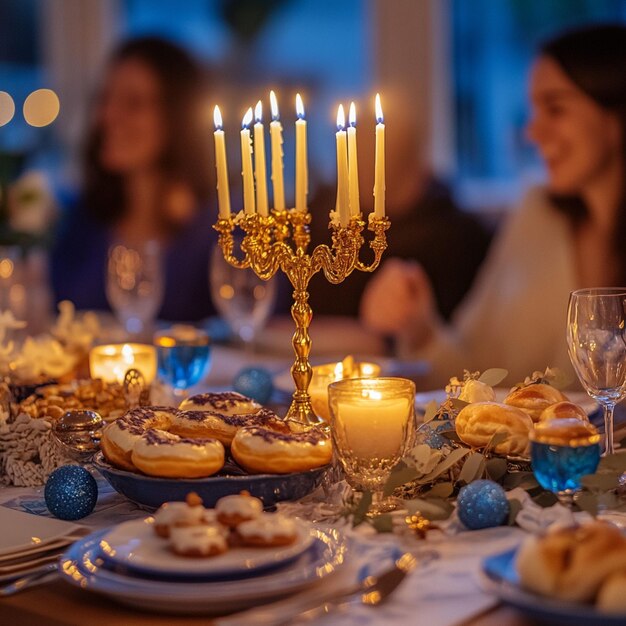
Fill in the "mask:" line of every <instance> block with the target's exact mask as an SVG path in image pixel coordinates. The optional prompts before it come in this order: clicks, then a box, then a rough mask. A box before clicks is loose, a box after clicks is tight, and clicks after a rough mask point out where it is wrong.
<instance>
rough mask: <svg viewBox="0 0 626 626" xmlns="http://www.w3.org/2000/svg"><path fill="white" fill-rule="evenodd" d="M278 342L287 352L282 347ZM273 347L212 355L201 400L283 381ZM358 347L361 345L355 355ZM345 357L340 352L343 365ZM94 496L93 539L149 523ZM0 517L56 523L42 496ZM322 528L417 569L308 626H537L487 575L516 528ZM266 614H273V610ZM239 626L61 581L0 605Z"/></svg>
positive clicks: (111, 620)
mask: <svg viewBox="0 0 626 626" xmlns="http://www.w3.org/2000/svg"><path fill="white" fill-rule="evenodd" d="M277 336H278V335H277ZM266 339H267V338H266ZM276 341H277V342H280V343H283V342H284V340H283V339H280V340H279V339H276ZM271 344H272V341H269V344H268V343H266V344H265V345H264V346H259V347H258V349H257V351H255V352H250V351H249V350H243V349H241V348H239V347H235V346H232V345H215V346H213V348H212V354H211V367H210V371H209V373H208V375H207V376H206V377H205V378H204V379H203V381H202V382H201V383H200V384H199V385H198V386H197V388H196V389H195V390H196V391H201V390H208V389H211V390H225V389H230V388H232V385H233V380H234V379H235V377H236V375H237V373H238V372H239V371H241V369H242V368H243V367H250V366H255V365H256V366H259V367H263V368H265V369H267V370H268V371H269V372H270V373H271V375H272V376H273V377H274V379H275V380H283V381H284V380H285V377H286V376H288V374H287V372H288V371H289V367H290V365H291V362H292V361H293V358H292V357H291V356H290V354H289V352H288V351H271V350H269V349H268V345H270V347H271ZM362 345H363V344H362V343H359V342H358V341H356V343H355V348H358V347H359V346H362ZM349 348H350V346H348V349H349ZM345 349H346V348H345V346H343V347H342V355H343V356H345ZM331 358H334V357H333V356H332V342H330V343H329V346H328V348H327V349H326V350H321V354H317V355H316V357H315V359H314V360H313V361H314V362H324V361H328V360H330V359H331ZM372 358H379V359H380V360H381V362H383V364H384V366H383V373H385V371H387V372H390V371H392V372H393V373H394V374H402V372H404V373H406V374H407V376H409V377H412V378H414V380H416V381H418V386H419V381H420V377H421V376H423V375H424V373H425V370H424V369H423V368H422V366H421V365H420V364H416V363H404V370H403V369H402V367H400V366H401V365H402V364H401V363H399V362H397V361H395V360H394V359H389V358H387V357H382V356H381V354H380V353H379V354H378V355H376V356H375V357H372ZM193 391H194V390H192V392H193ZM276 397H278V402H281V403H283V404H284V403H285V402H286V401H287V400H288V396H287V394H286V392H285V390H281V389H278V390H277V396H276ZM98 487H99V497H98V503H97V505H96V508H95V510H94V512H93V513H92V514H91V515H89V516H88V517H86V518H84V519H82V520H80V521H79V522H78V523H79V524H81V525H84V526H85V527H87V528H88V529H89V530H98V529H100V528H104V527H107V526H110V525H111V524H113V523H115V522H117V521H124V520H128V519H137V518H141V517H145V516H146V515H147V514H148V513H147V512H146V510H145V509H143V508H141V507H139V506H137V505H135V504H134V503H132V502H130V501H128V500H127V499H126V498H124V496H122V495H121V494H119V493H117V492H115V491H114V490H113V489H112V488H111V487H110V485H108V484H107V483H106V482H105V481H104V480H103V479H102V478H99V479H98ZM299 506H301V508H298V507H299ZM311 506H312V505H311V504H310V499H309V502H308V503H306V502H302V503H299V502H295V503H288V505H287V509H288V511H289V512H290V513H293V514H295V515H301V516H302V517H305V518H306V516H307V513H308V512H309V511H310V510H311ZM0 507H7V508H12V509H15V510H19V511H25V512H28V513H35V514H39V515H43V516H48V517H50V514H49V512H48V511H47V510H46V508H45V501H44V494H43V487H9V486H3V487H0ZM0 519H1V516H0ZM319 523H320V524H321V525H322V526H324V527H326V528H329V527H330V528H335V529H336V528H339V529H340V530H341V531H342V532H343V533H345V535H346V536H347V537H348V539H349V542H350V543H349V545H350V551H349V554H350V553H351V552H352V551H354V554H355V555H356V556H355V557H354V558H355V559H356V561H355V563H357V562H358V563H368V564H372V563H376V562H377V561H379V560H382V558H383V557H381V554H385V555H388V554H389V553H390V550H393V551H394V552H393V553H394V554H395V553H404V552H408V553H411V554H413V555H414V556H415V557H416V566H415V569H414V570H413V571H412V572H411V573H410V574H409V575H408V576H407V577H406V579H405V580H404V581H403V582H402V584H401V585H400V586H399V588H398V589H397V590H396V591H395V592H394V593H393V594H391V595H390V597H389V598H388V599H387V601H386V602H385V603H383V604H381V605H379V606H375V607H369V606H361V605H358V604H351V605H350V606H349V608H348V609H347V610H346V609H345V608H344V609H343V610H341V611H338V612H336V613H335V612H332V613H330V614H328V615H325V616H323V617H318V618H316V619H314V620H313V621H311V622H310V623H312V624H319V625H320V626H321V625H322V624H333V625H337V626H356V625H357V624H358V625H359V626H361V625H368V624H372V625H378V624H380V625H383V624H384V625H385V626H401V625H405V624H409V623H414V624H428V625H429V626H496V625H497V626H530V625H531V624H534V623H536V622H535V621H533V619H532V618H531V617H530V616H529V615H527V614H524V613H522V612H519V611H518V610H516V609H514V608H512V607H510V606H506V605H505V604H503V603H501V602H500V600H499V599H498V597H496V596H495V595H493V594H492V593H490V591H489V590H488V589H487V588H486V586H485V580H484V575H483V574H482V572H481V569H482V563H483V561H484V559H485V558H487V557H489V556H491V555H494V554H497V553H501V552H504V551H507V550H511V549H514V548H516V547H517V546H519V544H520V543H521V542H522V541H523V539H524V538H525V536H526V535H527V532H526V531H525V530H523V529H521V528H519V527H517V526H500V527H496V528H488V529H484V530H475V531H468V530H465V529H463V528H462V526H460V522H458V521H457V522H456V525H454V524H451V525H450V526H448V527H447V529H445V530H441V529H439V530H437V529H436V530H433V531H429V532H428V533H427V534H426V536H425V537H423V538H420V537H418V536H416V535H415V534H412V533H406V532H405V533H400V534H396V533H376V532H374V531H373V530H372V529H371V527H369V526H367V525H363V526H360V527H356V528H352V527H351V525H350V524H349V523H347V522H345V521H342V522H336V523H332V522H328V521H322V522H319ZM0 532H1V531H0ZM332 580H333V579H332V577H331V578H330V580H328V581H324V582H323V584H324V585H327V586H328V588H329V589H332V585H333V582H332ZM269 606H270V609H271V604H270V605H269ZM252 611H254V609H252ZM236 617H237V614H236V613H235V614H234V615H226V616H214V615H206V614H200V615H187V614H176V613H162V612H158V611H150V610H140V609H136V608H129V607H128V606H124V605H123V604H119V603H117V602H116V601H114V600H112V599H110V598H108V597H106V596H103V595H98V594H95V593H92V592H90V591H87V590H83V589H81V588H77V587H76V586H70V585H68V584H67V583H66V582H64V581H63V580H60V579H58V578H57V579H55V580H52V581H50V582H46V583H45V584H41V585H36V586H33V587H32V588H29V589H26V590H23V591H21V592H20V593H17V594H15V595H11V596H8V597H0V624H3V625H4V624H7V625H9V624H10V625H15V626H30V625H33V626H41V625H42V624H45V625H46V626H79V625H80V626H84V625H86V624H106V625H107V626H143V625H146V626H148V625H150V626H155V625H161V624H162V625H164V626H165V625H167V626H179V625H180V626H182V625H185V626H192V625H196V624H198V625H200V624H203V625H207V624H216V625H219V626H229V624H233V623H235V622H234V619H235V618H236ZM250 617H251V621H250V623H257V622H256V621H255V620H254V613H253V612H252V613H250ZM275 617H276V621H275V623H280V612H278V613H277V614H276V615H275ZM268 623H270V622H268Z"/></svg>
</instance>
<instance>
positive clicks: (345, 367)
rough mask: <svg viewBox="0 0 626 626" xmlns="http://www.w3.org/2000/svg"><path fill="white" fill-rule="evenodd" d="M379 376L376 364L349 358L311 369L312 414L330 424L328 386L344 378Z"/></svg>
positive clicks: (378, 367) (378, 368) (310, 393)
mask: <svg viewBox="0 0 626 626" xmlns="http://www.w3.org/2000/svg"><path fill="white" fill-rule="evenodd" d="M379 374H380V365H378V364H377V363H368V362H365V361H363V362H359V361H355V360H354V359H353V358H352V357H351V356H348V357H346V358H345V359H343V361H339V362H337V363H325V364H324V365H315V366H314V367H313V376H312V377H311V382H310V384H309V396H310V397H311V406H312V407H313V412H314V413H315V415H317V416H318V417H321V418H322V419H323V420H324V421H325V422H330V410H329V407H328V385H330V384H331V383H334V382H337V381H338V380H344V379H345V378H374V377H376V376H378V375H379Z"/></svg>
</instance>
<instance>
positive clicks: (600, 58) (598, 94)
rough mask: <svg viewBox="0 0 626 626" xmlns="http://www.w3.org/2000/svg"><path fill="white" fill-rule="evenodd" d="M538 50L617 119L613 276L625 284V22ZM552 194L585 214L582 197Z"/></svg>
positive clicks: (575, 213)
mask: <svg viewBox="0 0 626 626" xmlns="http://www.w3.org/2000/svg"><path fill="white" fill-rule="evenodd" d="M540 53H541V55H543V56H547V57H549V58H551V59H553V60H554V61H556V62H557V63H558V64H559V66H560V67H561V69H562V70H563V71H564V72H565V74H567V76H568V77H569V78H570V80H572V82H574V83H575V84H576V86H577V87H578V88H579V89H580V90H581V91H583V92H584V93H585V94H586V95H587V96H589V97H590V98H591V99H592V100H593V101H594V102H596V103H597V104H598V105H599V106H601V107H602V108H604V109H606V110H607V111H610V112H611V113H613V114H614V115H615V116H616V117H617V119H618V120H619V123H620V126H621V131H622V167H623V171H622V188H621V196H620V199H619V206H618V207H617V214H616V215H617V218H616V219H617V221H616V224H615V229H614V240H613V246H614V248H613V251H614V254H615V255H616V258H617V259H618V260H619V264H620V265H619V271H618V276H617V277H616V278H617V279H619V281H620V284H626V247H625V246H624V241H626V25H620V24H597V25H592V26H587V27H585V28H581V29H579V30H574V31H570V32H566V33H565V34H563V35H560V36H557V37H555V38H554V39H551V40H549V41H547V42H545V43H544V44H543V45H542V46H541V48H540ZM552 198H553V200H554V202H555V204H556V206H557V207H558V208H559V209H560V210H561V211H563V212H564V213H565V214H567V215H568V216H570V218H571V219H572V220H573V221H574V222H579V221H583V220H585V218H586V217H587V215H588V209H587V206H586V205H585V203H584V202H583V200H582V198H580V197H570V196H568V197H565V196H556V195H554V196H553V197H552Z"/></svg>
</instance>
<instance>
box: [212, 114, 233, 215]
mask: <svg viewBox="0 0 626 626" xmlns="http://www.w3.org/2000/svg"><path fill="white" fill-rule="evenodd" d="M213 121H214V122H215V132H214V133H213V137H214V138H215V168H216V169H217V200H218V205H219V214H220V217H221V218H222V219H228V218H229V217H230V190H229V188H228V165H227V162H226V140H225V137H224V130H223V129H222V114H221V113H220V108H219V107H218V106H217V105H215V110H214V111H213Z"/></svg>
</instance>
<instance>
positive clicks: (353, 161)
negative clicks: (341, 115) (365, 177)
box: [348, 102, 361, 217]
mask: <svg viewBox="0 0 626 626" xmlns="http://www.w3.org/2000/svg"><path fill="white" fill-rule="evenodd" d="M348 121H349V123H350V125H349V126H348V203H349V205H350V215H351V216H353V217H354V216H356V215H358V214H359V213H360V212H361V207H360V203H359V165H358V160H357V153H356V107H355V106H354V102H351V103H350V112H349V114H348Z"/></svg>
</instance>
